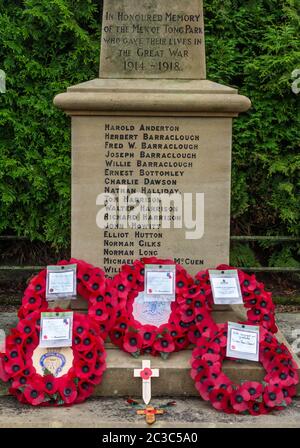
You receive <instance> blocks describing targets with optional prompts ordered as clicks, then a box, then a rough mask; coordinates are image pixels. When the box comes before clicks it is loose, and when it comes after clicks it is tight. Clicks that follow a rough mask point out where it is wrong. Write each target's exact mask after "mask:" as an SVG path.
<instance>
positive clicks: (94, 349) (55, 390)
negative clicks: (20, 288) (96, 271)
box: [0, 308, 106, 406]
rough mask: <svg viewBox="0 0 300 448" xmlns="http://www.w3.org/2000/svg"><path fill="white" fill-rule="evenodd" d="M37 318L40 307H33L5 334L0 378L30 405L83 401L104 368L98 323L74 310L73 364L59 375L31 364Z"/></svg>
mask: <svg viewBox="0 0 300 448" xmlns="http://www.w3.org/2000/svg"><path fill="white" fill-rule="evenodd" d="M45 311H49V312H53V311H54V312H61V311H64V310H61V309H58V308H56V309H54V310H45ZM40 318H41V311H32V312H31V313H29V314H28V315H27V317H26V318H25V319H21V320H20V321H19V323H18V325H17V327H16V328H14V329H12V330H11V332H10V334H9V336H7V338H6V349H5V352H4V353H0V379H1V380H2V381H5V382H8V383H9V386H10V387H9V393H10V394H11V395H13V396H15V397H16V398H17V399H18V400H19V401H20V402H21V403H25V404H31V405H33V406H68V405H72V404H76V403H82V402H83V401H85V400H86V398H87V397H89V396H90V395H91V394H92V393H93V391H94V388H95V386H97V385H98V384H100V383H101V380H102V375H103V372H104V371H105V369H106V362H105V359H106V351H105V348H104V343H103V340H102V338H101V336H100V329H99V326H98V325H97V323H96V322H95V321H94V320H92V319H91V318H90V317H89V316H87V315H83V314H79V313H74V317H73V339H72V351H73V362H72V367H71V368H70V369H69V370H68V371H67V372H66V373H65V374H64V375H62V376H58V375H55V374H54V375H53V374H51V372H50V371H49V370H47V369H45V370H44V375H41V374H40V373H37V371H36V368H35V366H34V364H33V354H34V351H35V349H36V348H37V347H38V345H39V333H40ZM53 350H55V349H53Z"/></svg>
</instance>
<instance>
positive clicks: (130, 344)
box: [123, 331, 143, 353]
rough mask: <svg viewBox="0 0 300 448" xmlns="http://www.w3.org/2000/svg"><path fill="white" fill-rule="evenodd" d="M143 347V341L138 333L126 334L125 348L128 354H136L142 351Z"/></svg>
mask: <svg viewBox="0 0 300 448" xmlns="http://www.w3.org/2000/svg"><path fill="white" fill-rule="evenodd" d="M142 345H143V340H142V338H141V336H140V335H139V334H138V333H134V332H132V331H128V332H126V333H125V336H124V342H123V348H124V350H126V352H129V353H136V352H138V351H140V350H141V348H142Z"/></svg>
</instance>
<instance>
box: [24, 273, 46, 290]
mask: <svg viewBox="0 0 300 448" xmlns="http://www.w3.org/2000/svg"><path fill="white" fill-rule="evenodd" d="M46 273H47V270H46V269H44V270H43V271H41V272H40V273H39V274H38V275H36V276H35V277H34V278H33V279H32V280H30V284H29V286H28V287H27V289H26V293H27V294H40V295H41V296H43V295H44V294H45V292H46Z"/></svg>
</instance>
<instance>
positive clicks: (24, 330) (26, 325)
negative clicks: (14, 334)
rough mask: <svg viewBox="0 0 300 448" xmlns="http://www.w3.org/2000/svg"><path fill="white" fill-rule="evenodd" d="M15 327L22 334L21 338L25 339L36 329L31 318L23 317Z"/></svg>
mask: <svg viewBox="0 0 300 448" xmlns="http://www.w3.org/2000/svg"><path fill="white" fill-rule="evenodd" d="M16 329H17V331H19V332H20V333H21V334H22V335H23V339H25V338H26V337H28V336H30V335H31V334H32V333H34V332H35V331H36V325H35V322H34V321H33V320H29V319H24V320H21V321H20V322H19V323H18V325H17V328H16Z"/></svg>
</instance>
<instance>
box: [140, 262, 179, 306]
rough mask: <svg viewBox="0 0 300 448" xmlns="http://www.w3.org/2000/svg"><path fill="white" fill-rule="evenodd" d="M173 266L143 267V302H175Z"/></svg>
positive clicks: (174, 271)
mask: <svg viewBox="0 0 300 448" xmlns="http://www.w3.org/2000/svg"><path fill="white" fill-rule="evenodd" d="M175 281H176V266H175V265H172V264H171V265H158V264H146V265H145V295H144V297H145V302H154V301H157V302H173V300H175Z"/></svg>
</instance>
